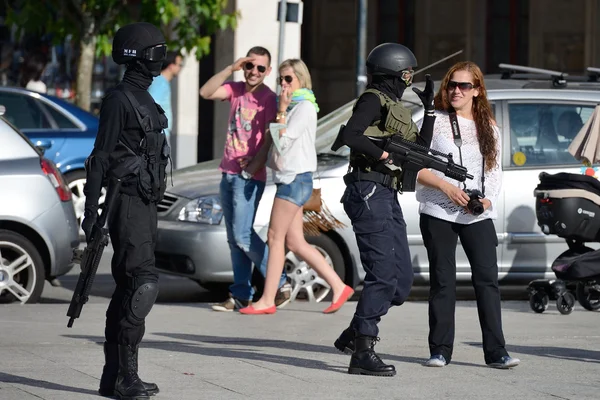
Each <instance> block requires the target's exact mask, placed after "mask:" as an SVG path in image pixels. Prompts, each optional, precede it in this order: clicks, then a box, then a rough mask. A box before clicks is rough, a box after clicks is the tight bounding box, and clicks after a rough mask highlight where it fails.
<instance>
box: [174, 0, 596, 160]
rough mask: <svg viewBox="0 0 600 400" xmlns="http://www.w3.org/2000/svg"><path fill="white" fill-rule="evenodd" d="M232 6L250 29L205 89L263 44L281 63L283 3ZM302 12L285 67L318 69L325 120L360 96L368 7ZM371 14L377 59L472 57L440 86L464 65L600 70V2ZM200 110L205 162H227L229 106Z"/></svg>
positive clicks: (439, 69)
mask: <svg viewBox="0 0 600 400" xmlns="http://www.w3.org/2000/svg"><path fill="white" fill-rule="evenodd" d="M298 1H299V0H296V1H295V2H298ZM230 3H232V4H231V6H232V7H237V8H238V10H240V11H241V19H240V26H239V27H238V29H237V30H236V31H235V32H224V33H220V34H218V35H217V38H216V41H215V51H214V54H213V55H212V56H211V57H208V58H206V59H205V60H203V61H202V62H201V65H200V72H199V74H200V82H199V84H200V85H202V84H203V83H204V82H205V81H206V80H207V79H209V78H210V76H212V74H213V73H214V72H215V71H218V70H220V69H221V68H223V67H224V66H225V65H227V64H228V63H232V62H233V61H234V60H235V59H236V58H237V57H239V56H241V55H243V53H244V52H245V51H246V49H247V48H250V47H251V46H253V45H256V44H260V45H263V46H265V47H267V48H269V49H270V50H271V51H272V52H273V54H274V61H275V60H277V55H276V54H277V40H278V35H279V24H278V23H277V19H276V13H277V3H278V1H277V0H237V1H236V2H230ZM301 3H303V4H302V5H303V16H302V21H301V22H302V23H301V24H299V23H290V22H288V23H287V24H286V47H285V58H287V57H297V56H300V57H302V59H303V60H304V61H305V62H306V64H307V65H308V67H309V68H310V72H311V75H312V79H313V86H314V91H315V95H316V97H317V101H318V102H319V105H320V108H321V111H320V113H319V116H320V117H321V116H324V115H326V114H327V113H329V112H331V111H333V110H335V109H336V108H337V107H340V106H341V105H343V104H345V103H347V102H348V101H351V100H352V99H353V98H355V96H356V80H357V78H356V76H357V73H356V70H357V68H356V65H357V64H356V63H357V57H356V54H357V49H356V42H357V32H358V31H357V16H358V14H357V10H358V7H357V6H358V1H357V0H303V1H301ZM367 4H368V10H367V40H366V46H367V53H368V51H370V50H371V49H372V48H373V47H375V46H376V45H377V44H379V43H383V42H397V43H402V44H405V45H406V46H408V47H409V48H411V49H413V51H414V53H415V55H416V57H417V60H418V61H419V67H421V68H423V67H425V66H427V65H429V64H431V63H434V62H436V61H438V60H440V59H442V58H444V57H446V56H448V55H450V54H452V53H455V52H456V51H459V50H462V51H463V52H462V53H461V54H460V55H458V56H456V57H454V58H452V59H450V60H447V61H445V62H442V63H440V64H439V65H436V66H435V67H433V68H431V69H430V70H429V71H428V72H429V73H431V74H432V76H433V78H434V79H440V78H441V77H442V76H443V74H444V72H445V71H446V70H447V69H448V67H449V66H450V65H452V64H453V63H454V62H457V61H460V60H472V61H474V62H476V63H477V64H478V65H480V67H481V68H482V70H483V71H484V73H497V72H499V71H500V69H499V67H498V64H500V63H511V64H519V65H528V66H532V67H537V68H546V69H552V70H559V71H563V72H567V73H569V74H574V75H581V74H584V73H585V69H586V67H600V28H599V25H600V0H368V2H367ZM289 36H291V38H290V37H289ZM275 64H276V62H274V66H275ZM275 76H276V71H274V72H273V73H272V76H271V77H269V79H268V80H267V82H268V84H269V86H270V87H271V88H272V89H274V90H275V89H276V87H275V80H274V78H275ZM235 78H236V79H241V77H238V76H236V77H235ZM418 79H423V77H421V76H418ZM185 86H186V87H187V86H188V85H185ZM186 90H191V89H186ZM186 101H187V100H186ZM198 107H199V108H198V110H199V113H198V115H199V129H198V154H197V159H198V161H203V160H210V159H213V158H218V157H220V156H221V152H222V145H223V141H224V137H223V135H224V132H225V126H226V123H227V121H226V119H227V112H226V109H227V108H226V105H225V104H217V105H215V104H214V103H213V102H206V101H203V100H201V101H200V102H199V105H198Z"/></svg>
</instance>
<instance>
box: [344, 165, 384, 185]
mask: <svg viewBox="0 0 600 400" xmlns="http://www.w3.org/2000/svg"><path fill="white" fill-rule="evenodd" d="M359 181H369V182H376V183H379V184H380V185H383V186H385V187H392V183H393V182H394V176H392V175H388V174H384V173H382V172H377V171H368V172H367V171H363V170H361V169H360V168H356V167H353V169H352V171H350V172H348V173H347V174H346V175H344V183H346V185H350V184H352V183H354V182H359Z"/></svg>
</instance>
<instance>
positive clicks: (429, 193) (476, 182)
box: [415, 111, 502, 224]
mask: <svg viewBox="0 0 600 400" xmlns="http://www.w3.org/2000/svg"><path fill="white" fill-rule="evenodd" d="M435 115H436V119H435V124H434V126H433V139H432V141H431V148H432V149H435V150H438V151H441V152H442V153H444V154H448V153H452V156H453V158H454V162H455V163H457V164H460V158H459V153H458V147H457V146H456V145H455V144H454V136H453V135H452V126H451V125H450V117H449V116H448V113H446V112H443V111H436V112H435ZM457 120H458V126H459V129H460V136H461V138H462V145H461V147H460V149H461V152H462V160H463V166H465V167H466V168H467V170H468V171H469V174H471V175H473V179H467V180H466V181H465V183H466V185H467V189H479V190H480V191H481V168H482V164H483V157H482V155H481V151H480V150H479V141H478V140H477V128H476V126H475V121H472V120H469V119H466V118H463V117H461V116H458V115H457ZM493 128H494V135H495V136H496V141H497V145H496V150H497V153H496V165H495V166H494V168H493V169H492V170H490V171H486V172H485V181H484V183H485V193H484V194H485V197H486V198H487V199H488V200H490V202H491V203H492V205H491V207H490V208H488V209H487V210H485V211H484V212H483V214H480V215H477V216H475V215H473V214H471V213H469V212H468V211H467V210H465V209H464V208H463V207H460V206H457V205H456V204H454V202H452V200H450V199H449V198H448V196H446V195H445V194H444V193H443V192H442V191H441V190H438V189H434V188H430V187H427V186H423V185H422V184H420V183H418V182H417V185H416V189H415V190H416V195H417V200H418V201H419V202H420V204H419V213H422V214H427V215H430V216H432V217H436V218H440V219H443V220H446V221H450V222H456V223H459V224H471V223H473V222H478V221H481V220H484V219H488V218H490V219H496V218H497V217H498V208H497V207H498V205H497V202H498V195H499V194H500V189H501V187H502V168H501V165H500V162H501V154H502V150H501V146H502V143H501V140H500V131H499V129H498V127H497V126H494V127H493ZM431 172H433V173H434V174H435V175H437V176H438V177H440V178H442V179H443V180H445V181H447V182H450V183H452V184H453V185H457V186H459V187H460V188H461V189H462V188H463V184H462V183H461V182H458V181H457V180H455V179H451V178H448V177H446V176H445V175H444V174H443V173H441V172H439V171H435V170H431Z"/></svg>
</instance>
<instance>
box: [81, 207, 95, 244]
mask: <svg viewBox="0 0 600 400" xmlns="http://www.w3.org/2000/svg"><path fill="white" fill-rule="evenodd" d="M83 215H84V217H83V222H82V223H81V229H82V230H83V232H85V241H86V242H87V243H90V242H91V241H92V230H93V228H94V225H95V224H96V221H97V220H98V212H97V211H91V210H87V209H86V210H85V213H84V214H83Z"/></svg>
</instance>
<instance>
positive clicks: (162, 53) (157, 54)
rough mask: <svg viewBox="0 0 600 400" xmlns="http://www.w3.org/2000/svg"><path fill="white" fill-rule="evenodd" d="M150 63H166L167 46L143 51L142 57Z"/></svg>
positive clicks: (162, 45)
mask: <svg viewBox="0 0 600 400" xmlns="http://www.w3.org/2000/svg"><path fill="white" fill-rule="evenodd" d="M141 58H143V59H144V60H148V61H164V60H165V59H166V58H167V45H166V44H159V45H157V46H153V47H148V48H146V49H144V50H142V57H141Z"/></svg>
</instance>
